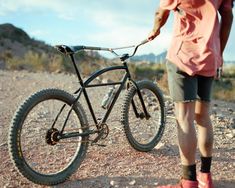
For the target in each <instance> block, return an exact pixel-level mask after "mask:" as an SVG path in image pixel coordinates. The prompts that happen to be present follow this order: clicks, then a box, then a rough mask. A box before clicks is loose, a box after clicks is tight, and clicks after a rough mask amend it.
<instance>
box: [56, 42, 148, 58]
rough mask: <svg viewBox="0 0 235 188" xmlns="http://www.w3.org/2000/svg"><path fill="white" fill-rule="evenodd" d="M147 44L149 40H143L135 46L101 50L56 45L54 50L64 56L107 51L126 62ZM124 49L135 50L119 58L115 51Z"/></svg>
mask: <svg viewBox="0 0 235 188" xmlns="http://www.w3.org/2000/svg"><path fill="white" fill-rule="evenodd" d="M147 42H149V40H148V39H145V40H143V41H141V42H140V43H139V44H137V45H131V46H124V47H117V48H103V47H94V46H66V45H56V46H55V48H56V49H57V50H58V51H60V52H61V53H63V54H66V55H72V54H75V53H77V52H78V51H81V50H95V51H109V52H111V53H113V54H115V55H116V56H117V57H120V58H121V60H126V59H128V58H130V57H133V56H134V55H135V54H136V52H137V49H138V48H139V47H140V46H141V45H144V44H146V43H147ZM126 48H135V49H134V51H133V53H132V54H131V55H129V54H124V55H122V56H120V55H118V54H117V53H116V52H115V50H121V49H126Z"/></svg>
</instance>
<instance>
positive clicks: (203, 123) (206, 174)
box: [195, 76, 214, 188]
mask: <svg viewBox="0 0 235 188" xmlns="http://www.w3.org/2000/svg"><path fill="white" fill-rule="evenodd" d="M212 83H213V78H208V77H202V76H201V77H199V78H198V98H199V100H198V101H197V102H196V106H195V120H196V124H197V127H198V147H199V151H200V153H201V170H200V172H199V173H198V177H197V179H198V182H199V187H200V188H213V187H214V186H213V182H212V178H211V173H210V171H211V161H212V152H213V127H212V123H211V120H210V100H211V99H210V98H211V88H212Z"/></svg>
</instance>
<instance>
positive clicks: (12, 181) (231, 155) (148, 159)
mask: <svg viewBox="0 0 235 188" xmlns="http://www.w3.org/2000/svg"><path fill="white" fill-rule="evenodd" d="M48 87H56V88H61V89H64V90H67V91H70V92H73V91H75V90H76V88H77V87H78V86H77V80H76V78H75V77H74V76H72V75H65V74H48V73H28V72H8V71H2V70H0V159H1V162H0V187H43V186H39V185H35V184H33V183H31V182H29V181H28V180H26V179H25V178H23V177H22V176H20V175H19V174H18V172H17V171H16V170H15V168H14V167H13V165H12V162H11V160H10V158H9V154H8V149H7V135H8V127H9V124H10V122H11V118H12V116H13V114H14V112H15V110H16V109H17V107H18V106H19V104H20V103H21V102H22V101H23V100H24V99H25V98H26V97H27V96H29V95H30V94H32V93H34V92H35V91H37V90H39V89H43V88H48ZM99 92H100V91H99ZM99 92H97V91H94V90H91V91H89V95H90V96H91V97H93V98H94V100H92V103H93V104H94V105H95V106H96V107H97V108H99V109H98V110H97V111H96V113H97V114H98V115H100V114H102V110H101V108H100V100H96V99H97V98H96V95H100V93H99ZM121 100H122V97H121V98H120V99H119V100H118V105H117V106H116V107H115V108H114V109H113V110H114V111H113V112H112V114H111V117H110V118H109V119H108V125H110V135H109V136H108V138H107V139H106V140H104V141H102V143H103V144H106V145H107V146H106V147H99V146H92V147H89V150H88V154H87V156H86V159H85V160H84V162H83V163H82V165H81V167H80V168H79V169H78V170H77V172H76V173H75V174H74V175H72V176H71V177H70V179H69V180H67V181H66V182H65V183H63V184H60V185H57V186H55V187H56V188H61V187H74V188H75V187H92V188H93V187H102V188H103V187H105V188H106V187H107V188H108V187H146V188H148V187H150V188H151V187H156V185H160V184H164V183H175V182H177V181H178V179H179V178H180V175H181V173H180V172H181V169H180V166H179V165H180V161H179V158H178V149H177V139H176V128H175V122H174V119H172V118H171V117H172V116H173V114H172V103H171V102H169V101H166V104H167V110H168V116H167V123H166V129H165V133H164V135H163V138H162V140H161V142H160V143H159V144H158V145H157V147H156V148H155V149H154V150H153V151H151V152H148V153H142V152H137V151H135V150H134V149H132V148H131V147H130V146H129V144H128V142H127V140H126V138H125V135H124V132H123V129H122V127H121V123H120V122H119V120H120V105H121ZM82 103H83V105H84V106H85V105H86V104H84V102H83V101H82ZM234 110H235V103H225V102H223V101H214V102H213V104H212V111H211V114H212V115H211V117H212V121H213V124H214V130H215V144H214V146H215V149H214V157H213V167H212V172H213V177H214V180H215V185H216V188H223V187H224V188H234V187H235V112H234ZM170 116H171V117H170ZM199 157H200V155H199V153H198V154H197V159H199ZM197 166H198V168H199V166H200V163H199V160H198V165H197Z"/></svg>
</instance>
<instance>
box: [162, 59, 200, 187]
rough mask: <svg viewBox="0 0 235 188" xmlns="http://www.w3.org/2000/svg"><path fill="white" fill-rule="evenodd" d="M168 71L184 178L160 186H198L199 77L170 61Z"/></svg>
mask: <svg viewBox="0 0 235 188" xmlns="http://www.w3.org/2000/svg"><path fill="white" fill-rule="evenodd" d="M167 72H168V85H169V90H170V95H171V98H172V100H173V101H174V104H175V116H176V122H177V130H178V145H179V151H180V157H181V163H182V170H183V179H182V180H181V182H180V183H179V184H177V185H168V186H160V188H182V187H183V188H198V182H197V180H196V164H195V153H196V147H197V139H196V131H195V127H194V118H195V100H196V97H197V77H194V76H189V75H187V74H186V73H185V72H183V71H181V70H179V69H178V67H177V66H176V65H174V64H173V63H171V62H169V61H168V62H167Z"/></svg>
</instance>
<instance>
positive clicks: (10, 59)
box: [0, 23, 104, 71]
mask: <svg viewBox="0 0 235 188" xmlns="http://www.w3.org/2000/svg"><path fill="white" fill-rule="evenodd" d="M58 55H60V54H59V53H58V52H57V51H56V50H55V49H54V48H53V47H52V46H50V45H48V44H46V43H45V42H43V41H39V40H35V39H33V38H31V37H30V36H29V35H28V34H27V33H26V32H25V31H23V30H22V29H20V28H18V27H15V26H14V25H12V24H10V23H5V24H0V69H30V70H31V69H33V71H36V70H34V69H37V68H38V66H35V67H33V65H31V66H29V65H28V64H30V63H28V64H23V65H22V62H25V63H26V62H27V61H31V64H32V61H35V62H37V63H38V64H43V63H45V62H49V61H51V60H53V59H56V61H57V64H62V65H61V66H62V67H60V69H62V70H66V71H69V70H70V69H71V67H66V66H68V65H64V64H65V62H64V59H63V58H61V57H60V58H58ZM60 56H61V55H60ZM76 59H78V60H80V61H86V60H89V61H100V60H101V61H104V58H103V57H101V56H100V55H99V54H98V53H97V52H81V53H79V56H77V57H76ZM38 64H37V65H38ZM42 66H44V65H42ZM63 66H65V67H63ZM57 68H58V67H57ZM52 71H53V70H52Z"/></svg>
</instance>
